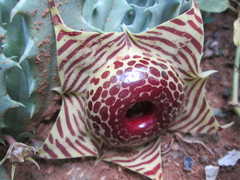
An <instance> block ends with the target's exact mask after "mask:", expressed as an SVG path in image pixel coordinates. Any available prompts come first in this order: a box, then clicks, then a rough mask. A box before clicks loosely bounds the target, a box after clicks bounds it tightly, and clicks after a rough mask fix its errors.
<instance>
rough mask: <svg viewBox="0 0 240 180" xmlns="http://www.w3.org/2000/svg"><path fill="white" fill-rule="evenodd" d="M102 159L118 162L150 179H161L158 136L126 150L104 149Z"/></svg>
mask: <svg viewBox="0 0 240 180" xmlns="http://www.w3.org/2000/svg"><path fill="white" fill-rule="evenodd" d="M102 159H103V160H105V161H110V162H113V163H116V164H119V165H121V166H123V167H125V168H128V169H130V170H132V171H135V172H138V173H140V174H142V175H144V176H147V177H149V178H150V179H152V180H161V179H162V164H161V146H160V138H158V139H157V140H154V141H152V142H151V143H149V144H147V145H144V146H140V147H138V148H135V149H134V150H130V151H127V152H124V151H119V150H118V151H114V150H106V152H105V153H104V156H103V157H102Z"/></svg>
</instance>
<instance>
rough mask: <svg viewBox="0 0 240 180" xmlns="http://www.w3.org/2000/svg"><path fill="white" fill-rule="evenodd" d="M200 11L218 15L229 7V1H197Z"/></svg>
mask: <svg viewBox="0 0 240 180" xmlns="http://www.w3.org/2000/svg"><path fill="white" fill-rule="evenodd" d="M197 2H198V4H199V7H200V9H201V10H202V11H207V12H213V13H220V12H223V11H225V10H226V9H227V8H228V7H229V0H197Z"/></svg>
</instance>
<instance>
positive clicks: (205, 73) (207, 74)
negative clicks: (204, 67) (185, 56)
mask: <svg viewBox="0 0 240 180" xmlns="http://www.w3.org/2000/svg"><path fill="white" fill-rule="evenodd" d="M217 72H218V71H216V70H209V71H204V72H201V73H200V76H201V77H202V78H207V77H209V76H210V75H212V74H214V73H217Z"/></svg>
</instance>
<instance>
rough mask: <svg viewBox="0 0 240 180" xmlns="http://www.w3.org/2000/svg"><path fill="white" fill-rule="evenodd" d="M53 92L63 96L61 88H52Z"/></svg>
mask: <svg viewBox="0 0 240 180" xmlns="http://www.w3.org/2000/svg"><path fill="white" fill-rule="evenodd" d="M51 90H52V91H55V92H56V93H58V94H60V95H61V94H63V92H62V88H61V87H55V88H52V89H51Z"/></svg>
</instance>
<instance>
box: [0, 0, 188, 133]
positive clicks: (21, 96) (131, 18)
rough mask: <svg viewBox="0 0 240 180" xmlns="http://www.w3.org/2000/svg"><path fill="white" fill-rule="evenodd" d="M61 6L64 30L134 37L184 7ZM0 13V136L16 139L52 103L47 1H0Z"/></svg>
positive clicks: (53, 67)
mask: <svg viewBox="0 0 240 180" xmlns="http://www.w3.org/2000/svg"><path fill="white" fill-rule="evenodd" d="M62 4H64V6H62V7H59V8H60V9H61V11H62V17H63V19H65V20H66V21H67V22H68V25H69V26H71V27H72V28H80V29H84V30H86V31H97V32H101V31H107V32H112V31H122V24H125V25H126V27H127V28H128V29H129V30H131V31H133V32H140V31H143V30H144V29H147V28H151V27H154V26H156V25H157V24H160V23H161V22H164V21H167V20H169V19H170V18H173V17H175V16H177V15H178V14H180V13H182V12H184V11H185V10H186V9H187V8H188V6H189V3H188V1H185V0H184V1H179V0H174V1H171V2H170V1H166V0H164V1H161V3H160V1H159V0H157V1H141V2H138V1H131V0H129V1H122V0H121V1H112V0H111V1H100V0H98V1H86V2H82V1H71V3H70V2H69V3H68V2H67V1H64V2H59V4H58V5H60V6H61V5H62ZM111 7H112V9H111ZM119 7H121V8H119ZM68 9H71V10H72V11H73V12H74V17H72V14H71V13H68ZM0 10H1V11H0V14H1V16H0V38H1V39H0V41H1V47H2V48H1V50H0V54H1V69H2V70H1V72H0V73H1V74H0V77H1V78H0V133H7V134H10V135H12V136H14V137H17V136H18V135H19V134H20V133H21V132H23V131H24V130H25V128H26V124H27V123H29V122H31V121H37V120H39V119H41V118H42V115H43V112H44V111H45V110H46V108H47V107H48V106H49V104H50V102H51V100H52V97H53V94H52V93H51V89H52V88H54V87H56V86H57V84H58V74H57V71H56V53H55V41H54V31H53V26H52V22H51V20H50V14H49V6H48V2H47V0H45V1H31V2H29V1H26V0H11V1H7V0H2V1H1V2H0ZM107 16H109V17H111V19H109V18H108V19H107Z"/></svg>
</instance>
